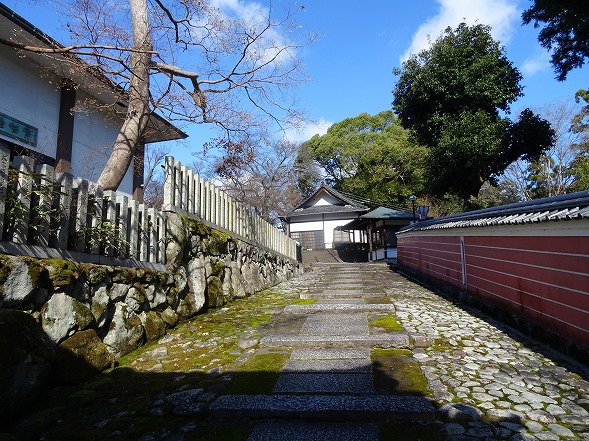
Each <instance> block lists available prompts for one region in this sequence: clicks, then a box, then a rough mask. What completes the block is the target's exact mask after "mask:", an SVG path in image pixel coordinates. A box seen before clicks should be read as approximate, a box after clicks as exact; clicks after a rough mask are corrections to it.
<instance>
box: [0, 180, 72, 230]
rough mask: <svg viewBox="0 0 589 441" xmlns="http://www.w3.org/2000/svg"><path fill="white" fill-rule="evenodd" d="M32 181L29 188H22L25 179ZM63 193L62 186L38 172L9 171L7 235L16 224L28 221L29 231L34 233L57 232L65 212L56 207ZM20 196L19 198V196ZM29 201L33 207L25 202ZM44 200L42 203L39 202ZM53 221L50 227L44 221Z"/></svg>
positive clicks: (6, 212) (6, 207)
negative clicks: (24, 201) (54, 202)
mask: <svg viewBox="0 0 589 441" xmlns="http://www.w3.org/2000/svg"><path fill="white" fill-rule="evenodd" d="M27 179H28V180H31V182H32V186H31V188H30V189H27V188H23V187H22V185H21V184H22V182H23V180H27ZM61 194H62V193H61V192H60V191H59V187H57V186H55V185H54V184H53V183H52V182H50V181H48V180H47V179H46V178H45V177H44V176H43V175H41V174H38V173H28V172H25V171H21V170H16V169H9V170H8V185H7V188H6V201H5V203H6V205H5V210H6V211H5V217H4V219H5V223H4V233H6V232H8V231H13V230H14V228H15V227H16V225H17V223H18V222H19V221H21V220H23V219H28V220H29V229H30V230H31V231H32V232H33V234H34V232H36V231H40V230H44V229H46V228H49V229H50V230H51V231H54V230H55V228H56V227H55V226H56V225H59V222H60V220H61V213H62V210H61V209H60V208H59V207H55V206H54V205H53V201H55V200H58V198H59V196H60V195H61ZM19 195H20V197H19ZM24 199H28V200H30V202H31V203H30V206H27V204H25V203H23V200H24ZM41 200H43V203H40V201H41ZM48 218H51V224H49V223H46V222H44V221H43V219H48Z"/></svg>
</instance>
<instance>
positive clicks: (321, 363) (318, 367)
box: [282, 357, 372, 373]
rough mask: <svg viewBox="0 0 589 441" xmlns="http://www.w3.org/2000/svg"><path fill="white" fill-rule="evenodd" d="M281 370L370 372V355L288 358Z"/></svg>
mask: <svg viewBox="0 0 589 441" xmlns="http://www.w3.org/2000/svg"><path fill="white" fill-rule="evenodd" d="M282 372H288V373H292V372H299V373H300V372H347V373H370V372H372V365H371V363H370V357H366V358H364V359H362V358H352V359H349V360H348V359H345V358H340V359H335V358H332V359H329V360H317V359H312V360H309V359H305V360H301V359H292V358H291V359H290V360H288V361H287V362H286V364H285V365H284V367H283V368H282Z"/></svg>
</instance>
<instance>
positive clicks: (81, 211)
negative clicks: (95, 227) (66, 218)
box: [74, 179, 88, 252]
mask: <svg viewBox="0 0 589 441" xmlns="http://www.w3.org/2000/svg"><path fill="white" fill-rule="evenodd" d="M74 187H75V188H76V189H77V196H76V218H75V221H74V227H75V231H74V233H75V237H76V240H75V244H74V250H75V251H79V252H84V251H85V250H86V233H87V232H86V227H87V226H88V223H87V221H88V181H87V180H86V179H76V180H75V181H74Z"/></svg>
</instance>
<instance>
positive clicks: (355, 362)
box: [210, 264, 435, 441]
mask: <svg viewBox="0 0 589 441" xmlns="http://www.w3.org/2000/svg"><path fill="white" fill-rule="evenodd" d="M320 268H321V271H322V277H321V278H320V280H319V281H318V282H317V283H315V284H313V285H312V286H310V287H309V292H308V293H306V294H304V295H302V296H301V297H303V298H304V299H317V302H316V303H312V304H303V305H290V306H288V307H286V308H285V310H284V313H283V317H282V322H289V323H290V326H288V329H287V330H288V331H289V332H288V333H286V334H285V333H283V332H284V331H285V329H284V327H280V322H278V326H277V328H278V329H279V332H278V333H273V334H271V335H268V336H266V337H264V338H263V339H262V340H261V342H260V346H261V347H262V348H268V347H291V348H293V350H292V353H291V356H290V359H289V360H288V361H287V362H286V364H285V366H284V368H283V370H282V373H281V375H280V376H279V377H278V379H277V381H276V384H275V386H274V389H273V393H272V394H268V395H225V396H221V397H219V398H218V399H217V400H216V401H215V402H214V403H213V404H212V405H211V407H210V411H211V413H212V414H213V416H222V417H227V416H232V415H237V414H239V415H241V416H242V417H244V416H246V417H253V418H264V419H274V420H275V421H272V422H264V423H260V424H258V425H257V426H256V427H255V429H254V432H253V434H252V436H251V437H250V440H252V441H262V440H275V439H289V440H293V441H295V440H310V439H312V440H314V439H317V440H319V439H321V440H325V441H328V440H341V439H364V440H366V441H370V440H377V439H378V430H377V426H376V423H377V422H379V421H404V422H407V421H416V422H423V421H425V422H427V421H432V420H433V419H434V418H435V407H434V405H433V403H432V402H431V400H429V399H427V398H424V397H420V396H415V395H391V394H386V395H385V394H381V393H376V391H375V389H374V385H373V372H372V361H371V349H372V348H374V347H381V348H405V349H407V348H408V347H409V346H410V342H409V338H408V336H407V334H406V333H402V332H394V333H393V332H391V333H382V334H374V333H371V332H370V329H369V323H368V318H369V316H370V315H371V314H372V315H374V314H379V315H383V314H391V313H393V312H394V307H393V305H392V304H391V303H390V302H389V299H388V298H387V297H385V296H384V288H385V285H384V280H383V278H382V275H383V274H385V273H386V272H388V271H387V268H386V267H385V266H383V265H367V264H365V265H345V264H343V265H341V264H336V265H329V266H323V267H320ZM316 270H317V271H319V268H317V269H316ZM293 318H294V321H293ZM297 318H298V320H297ZM280 331H282V332H280ZM284 420H286V422H285V421H284ZM300 420H304V422H302V421H300ZM310 420H311V421H320V423H315V424H309V423H308V421H310ZM350 421H363V422H362V423H360V422H357V423H354V424H352V423H350ZM366 421H368V422H366ZM342 422H344V423H343V425H342Z"/></svg>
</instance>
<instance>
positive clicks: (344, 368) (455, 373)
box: [211, 264, 589, 441]
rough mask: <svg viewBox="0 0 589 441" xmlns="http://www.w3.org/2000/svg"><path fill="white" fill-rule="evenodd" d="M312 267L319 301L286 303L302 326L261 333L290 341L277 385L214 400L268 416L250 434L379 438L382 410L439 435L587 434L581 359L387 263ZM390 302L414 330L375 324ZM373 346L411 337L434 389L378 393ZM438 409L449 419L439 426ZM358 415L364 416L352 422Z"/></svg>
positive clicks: (267, 340) (386, 416)
mask: <svg viewBox="0 0 589 441" xmlns="http://www.w3.org/2000/svg"><path fill="white" fill-rule="evenodd" d="M316 270H317V271H321V277H319V280H318V281H317V282H316V283H315V284H313V285H311V286H310V287H309V292H308V293H305V294H302V295H301V297H302V298H306V299H315V298H316V299H319V300H318V301H317V303H314V304H309V305H291V306H289V307H287V308H285V310H284V313H283V317H282V321H290V323H291V326H290V329H291V331H292V330H293V328H294V329H295V330H297V329H298V332H290V333H286V334H285V333H283V332H278V333H274V334H271V335H269V336H266V337H264V338H263V339H262V341H261V342H260V345H261V347H262V348H263V347H268V346H287V347H293V348H294V350H293V351H292V355H291V357H290V359H289V361H288V362H287V363H286V365H285V367H284V369H283V372H282V374H281V375H280V377H279V378H278V381H277V382H276V385H275V387H274V390H273V394H269V395H259V396H249V397H244V396H221V397H219V398H218V400H217V401H216V402H214V403H213V404H212V406H211V411H212V412H213V413H217V412H218V413H219V414H222V415H229V414H231V412H235V413H236V414H245V415H248V416H251V417H255V418H265V419H272V420H273V421H271V422H267V421H266V422H262V423H259V424H258V425H257V426H256V428H255V429H254V432H253V434H252V436H251V437H250V440H251V441H260V440H275V439H292V440H299V439H300V440H304V439H305V440H308V439H317V440H319V439H322V440H332V439H333V440H336V439H338V440H340V439H366V440H372V439H378V427H377V423H379V422H381V423H382V422H383V421H387V422H391V421H392V422H398V421H403V422H404V423H405V424H404V426H406V425H407V422H411V421H419V422H421V423H424V422H425V423H427V422H430V427H431V433H430V435H429V436H431V439H442V438H447V439H452V440H455V441H461V440H492V439H510V440H535V439H538V440H559V439H569V438H576V437H580V438H584V439H589V412H588V411H587V410H588V409H589V383H588V382H587V381H584V380H582V379H581V377H580V376H579V375H578V374H576V373H574V372H573V371H572V370H571V369H573V370H575V367H574V365H570V364H568V363H567V362H566V361H563V360H561V359H559V357H558V356H556V355H555V354H554V353H552V352H550V351H547V350H546V349H545V348H544V347H542V346H540V345H538V344H537V343H535V342H534V341H532V340H529V339H527V338H525V337H523V336H522V335H520V334H518V333H515V332H513V331H512V330H510V329H508V328H505V327H503V326H502V325H501V324H499V323H497V322H495V321H493V320H489V319H488V318H486V317H484V316H480V315H479V314H477V313H476V311H472V310H469V309H465V308H461V307H459V306H457V305H455V304H454V303H452V302H450V301H448V300H445V299H444V298H442V297H440V296H439V295H437V294H434V293H432V292H431V291H429V290H427V289H424V288H422V287H420V286H418V285H416V284H413V283H411V282H408V281H407V280H405V279H403V278H401V277H399V276H398V275H396V274H394V273H392V272H391V271H389V270H388V269H387V268H385V267H383V266H382V265H367V264H356V265H340V264H335V265H323V266H319V267H317V268H316ZM389 301H391V302H392V303H388V302H389ZM391 313H394V314H395V315H396V316H397V318H398V319H399V321H400V322H401V324H402V325H403V327H404V329H405V331H406V332H400V333H399V332H396V333H395V332H375V331H374V330H373V329H369V326H368V319H369V318H370V317H371V314H391ZM293 316H294V317H298V318H299V319H298V322H297V323H298V325H300V327H299V326H298V325H294V324H293V321H292V317H293ZM295 322H296V320H295ZM278 329H279V331H281V330H283V329H281V328H280V326H278ZM419 346H421V347H419ZM376 347H379V348H383V347H384V348H391V347H392V348H411V349H412V357H413V358H414V359H416V360H418V362H419V365H420V368H421V370H422V372H423V374H424V375H425V377H426V378H427V384H428V386H429V389H430V391H431V394H432V397H433V398H434V400H432V401H431V402H430V401H429V400H428V398H427V397H422V396H417V395H386V394H382V393H375V390H374V383H373V380H374V379H373V370H374V369H375V367H374V363H373V362H372V361H371V358H370V352H371V349H373V348H376ZM334 348H337V349H334ZM582 369H583V368H580V370H579V373H584V374H586V371H583V370H582ZM392 374H393V377H394V373H392ZM432 404H435V405H437V406H438V407H439V410H438V412H437V413H435V411H434V407H433V405H432ZM435 418H437V419H438V420H441V421H443V426H442V429H441V430H440V429H439V426H438V425H436V424H435V423H433V422H432V420H434V419H435ZM281 419H282V420H286V421H276V420H281ZM298 419H306V420H316V419H319V420H322V423H321V424H308V423H302V422H300V421H298ZM357 420H360V421H368V422H363V423H356V424H352V423H350V422H349V421H357ZM293 421H294V422H293ZM326 421H328V422H329V421H335V422H329V423H326ZM337 421H348V423H346V424H345V425H341V424H342V423H340V422H337ZM414 426H416V427H418V425H417V424H414ZM381 430H382V428H381ZM381 433H382V432H381ZM382 438H384V437H382ZM395 439H396V438H395ZM407 439H411V438H407Z"/></svg>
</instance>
